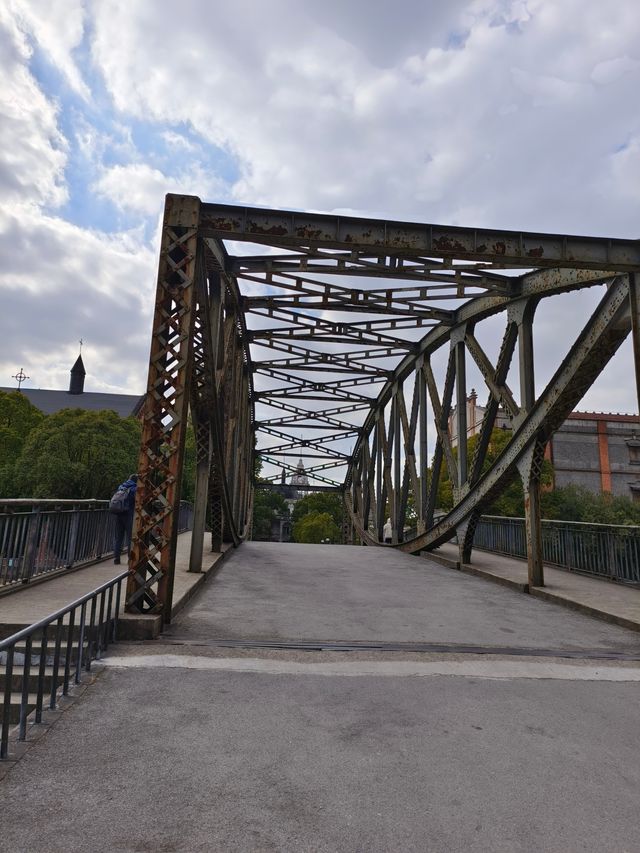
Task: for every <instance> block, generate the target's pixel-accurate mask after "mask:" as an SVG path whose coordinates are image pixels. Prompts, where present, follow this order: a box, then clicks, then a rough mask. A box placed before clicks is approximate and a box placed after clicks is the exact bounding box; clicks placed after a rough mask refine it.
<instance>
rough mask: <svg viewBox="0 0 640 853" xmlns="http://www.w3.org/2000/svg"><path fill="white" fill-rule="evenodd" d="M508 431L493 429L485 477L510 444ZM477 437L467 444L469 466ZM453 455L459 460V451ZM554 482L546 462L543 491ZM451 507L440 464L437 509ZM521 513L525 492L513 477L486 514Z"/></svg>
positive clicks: (450, 491) (450, 490)
mask: <svg viewBox="0 0 640 853" xmlns="http://www.w3.org/2000/svg"><path fill="white" fill-rule="evenodd" d="M511 435H512V434H511V431H510V430H504V429H494V430H492V432H491V439H490V441H489V447H488V449H487V455H486V457H485V460H484V464H483V466H482V473H485V472H486V471H487V470H488V469H489V468H490V466H491V465H492V464H493V463H494V461H495V460H496V459H497V458H498V456H500V454H501V453H502V451H503V450H504V449H505V447H506V445H507V444H508V443H509V441H510V440H511ZM478 439H479V436H477V435H473V436H471V438H470V439H469V442H468V450H467V456H468V459H469V465H471V462H472V460H473V454H474V452H475V449H476V446H477V444H478ZM453 455H454V457H455V458H456V461H457V459H458V448H457V447H454V449H453ZM552 479H553V468H552V466H551V463H550V462H549V461H548V460H545V461H544V463H543V467H542V485H543V487H545V486H547V487H548V486H549V485H551V482H552ZM452 506H453V488H452V484H451V480H450V479H449V472H448V470H447V468H446V465H445V464H444V463H443V465H442V469H441V472H440V481H439V483H438V508H439V509H444V510H449V509H451V507H452ZM523 513H524V491H523V488H522V481H521V479H520V477H519V476H517V475H515V476H514V477H513V478H512V480H511V482H510V483H508V485H507V486H506V488H505V489H504V491H503V492H502V494H501V495H500V496H499V497H498V498H496V500H495V501H494V502H493V504H492V505H491V506H490V507H489V508H488V509H487V510H486V514H487V515H506V516H511V517H514V516H515V517H520V516H522V515H523Z"/></svg>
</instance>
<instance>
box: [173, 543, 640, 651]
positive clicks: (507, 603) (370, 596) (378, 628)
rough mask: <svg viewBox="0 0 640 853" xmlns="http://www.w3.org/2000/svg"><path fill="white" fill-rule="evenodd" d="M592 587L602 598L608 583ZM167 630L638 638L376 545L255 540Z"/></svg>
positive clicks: (477, 638) (407, 637)
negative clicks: (305, 543) (364, 546)
mask: <svg viewBox="0 0 640 853" xmlns="http://www.w3.org/2000/svg"><path fill="white" fill-rule="evenodd" d="M596 583H598V588H601V589H602V595H603V596H605V597H606V594H607V592H608V591H609V588H610V587H612V586H613V585H612V584H608V583H605V582H596ZM611 592H612V593H613V592H615V593H616V594H618V592H619V591H618V590H617V589H616V588H615V587H614V588H613V589H612V590H611ZM631 592H632V594H635V591H631ZM493 617H495V618H493ZM169 634H170V635H176V636H178V635H179V636H181V637H185V638H190V639H191V638H198V637H201V638H216V637H226V638H236V639H238V638H246V637H249V638H259V639H262V640H269V639H273V640H283V639H284V640H297V639H301V638H304V639H308V640H328V641H356V642H358V641H360V642H369V641H386V642H403V643H411V642H421V643H452V644H464V643H470V644H477V645H484V644H486V645H493V646H503V645H519V646H525V647H527V648H531V647H551V648H587V647H589V648H594V647H596V646H602V647H603V648H605V647H606V648H614V647H617V646H619V645H622V646H624V647H625V648H627V647H628V648H633V649H635V650H640V635H635V636H634V634H633V633H630V632H629V631H626V630H624V629H620V628H617V627H614V626H611V625H606V624H604V623H602V622H599V621H596V620H593V619H590V618H587V617H585V616H583V615H581V614H579V613H570V612H566V611H564V610H563V609H560V608H558V607H552V606H548V605H547V604H544V603H543V602H541V601H538V600H532V599H531V598H529V597H528V596H520V595H517V594H515V593H514V592H513V591H511V590H509V589H506V588H501V587H497V588H496V586H494V585H493V584H488V583H486V582H485V581H484V580H482V579H479V578H474V577H472V576H469V575H463V574H457V573H453V572H452V571H451V570H450V569H447V568H444V567H442V566H439V565H437V564H436V563H434V562H432V561H429V560H428V559H422V558H418V557H411V556H408V555H406V554H402V553H399V552H395V551H388V550H385V551H382V550H381V549H376V548H354V547H351V546H338V545H293V544H288V545H280V544H271V543H263V542H250V543H245V544H244V545H242V547H241V548H240V549H239V550H238V551H236V552H235V553H234V554H232V555H231V556H230V557H229V560H228V564H227V566H226V567H225V568H224V569H223V571H222V572H221V574H220V575H219V576H218V577H217V578H216V579H215V581H214V583H212V584H209V585H208V586H207V587H206V588H205V590H204V592H203V593H202V595H200V596H199V597H198V599H197V601H196V602H195V603H194V604H193V605H192V606H191V608H190V609H189V616H188V619H186V620H183V621H182V622H181V621H180V620H179V619H178V622H177V623H176V624H175V625H174V627H173V628H172V630H171V631H170V632H169Z"/></svg>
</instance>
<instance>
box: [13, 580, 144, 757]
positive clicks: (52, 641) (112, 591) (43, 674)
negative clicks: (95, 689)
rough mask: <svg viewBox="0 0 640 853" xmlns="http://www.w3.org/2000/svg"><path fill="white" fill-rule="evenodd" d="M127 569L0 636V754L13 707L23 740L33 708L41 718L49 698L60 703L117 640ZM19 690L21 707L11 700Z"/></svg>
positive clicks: (51, 705) (52, 704)
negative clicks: (0, 693) (0, 680)
mask: <svg viewBox="0 0 640 853" xmlns="http://www.w3.org/2000/svg"><path fill="white" fill-rule="evenodd" d="M127 575H128V572H126V571H124V572H121V573H120V574H119V575H117V576H116V577H114V578H112V580H110V581H107V582H106V583H103V584H101V586H99V587H97V589H94V590H93V591H92V592H88V593H86V594H85V595H83V596H82V597H81V598H78V599H76V600H75V601H72V602H71V603H70V604H67V605H66V606H65V607H63V608H61V609H60V610H56V612H55V613H51V614H50V615H49V616H46V617H45V618H44V619H41V620H40V621H39V622H36V623H34V624H33V625H29V626H28V627H26V628H23V629H21V630H20V631H17V632H16V633H15V634H12V635H11V636H10V637H7V638H6V639H4V640H0V676H2V675H3V677H4V689H3V703H2V715H1V717H0V759H4V758H7V757H8V755H9V732H10V730H11V729H12V728H13V727H14V726H15V724H16V720H15V719H14V718H13V713H12V711H16V710H17V716H18V719H17V723H18V740H20V741H24V740H26V737H27V722H28V716H29V714H30V713H31V712H32V711H34V712H35V714H34V719H33V722H34V723H36V724H37V723H41V722H42V710H43V707H44V705H45V703H46V704H47V707H48V708H50V709H55V708H56V706H57V703H58V701H59V698H60V697H59V695H58V694H59V693H60V695H62V696H66V695H67V694H68V692H69V686H70V684H71V680H72V678H73V681H74V683H75V684H80V682H81V680H82V673H83V672H90V671H91V662H92V661H93V660H96V659H99V658H100V657H101V656H102V654H103V652H105V651H106V649H107V647H108V646H109V643H112V642H115V640H116V636H117V627H118V613H119V612H120V601H121V598H122V583H123V581H124V580H125V579H126V577H127ZM78 611H79V618H78ZM87 611H88V614H89V615H88V617H87ZM52 626H53V629H52ZM20 658H21V659H22V660H20ZM16 667H21V672H17V671H16V672H14V670H15V669H16ZM72 670H73V672H72ZM33 672H35V683H34V684H33V685H32V681H33V675H32V673H33ZM14 684H15V685H16V686H15V688H14ZM60 688H61V690H60ZM18 692H19V694H20V704H19V709H18V708H17V705H16V704H12V701H11V700H12V698H13V696H14V694H17V693H18ZM45 694H46V695H45Z"/></svg>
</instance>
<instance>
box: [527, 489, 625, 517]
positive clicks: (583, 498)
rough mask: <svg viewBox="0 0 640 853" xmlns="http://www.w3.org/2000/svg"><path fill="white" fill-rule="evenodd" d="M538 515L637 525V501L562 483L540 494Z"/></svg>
mask: <svg viewBox="0 0 640 853" xmlns="http://www.w3.org/2000/svg"><path fill="white" fill-rule="evenodd" d="M542 515H543V517H544V518H555V519H560V520H562V521H585V522H588V523H590V524H640V504H637V503H634V502H633V501H632V500H630V499H629V498H627V497H624V496H623V495H612V494H610V493H609V492H604V493H603V494H595V493H594V492H590V491H589V490H588V489H585V488H583V487H581V486H564V487H562V488H560V489H554V490H553V491H549V492H544V493H543V495H542Z"/></svg>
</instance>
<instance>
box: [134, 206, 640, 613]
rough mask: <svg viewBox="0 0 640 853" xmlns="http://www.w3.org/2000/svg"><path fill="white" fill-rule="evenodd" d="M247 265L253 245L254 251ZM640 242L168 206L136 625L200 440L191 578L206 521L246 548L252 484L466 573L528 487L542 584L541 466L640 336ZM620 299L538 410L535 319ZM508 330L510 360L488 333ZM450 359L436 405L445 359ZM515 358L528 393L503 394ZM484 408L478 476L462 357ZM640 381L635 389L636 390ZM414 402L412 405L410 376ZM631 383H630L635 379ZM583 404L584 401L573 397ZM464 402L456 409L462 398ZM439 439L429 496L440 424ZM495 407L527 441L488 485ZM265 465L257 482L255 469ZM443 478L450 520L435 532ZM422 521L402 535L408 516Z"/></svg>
mask: <svg viewBox="0 0 640 853" xmlns="http://www.w3.org/2000/svg"><path fill="white" fill-rule="evenodd" d="M243 246H244V247H246V248H243ZM638 268H640V243H639V242H638V241H633V240H614V239H608V238H599V237H598V238H594V237H574V236H569V235H550V234H532V233H526V232H518V231H504V230H502V231H498V230H488V229H482V230H480V229H470V228H455V227H448V226H440V225H432V224H420V223H407V222H393V221H383V220H372V219H362V218H356V217H343V216H331V215H321V214H310V213H303V212H293V211H277V210H263V209H258V208H247V207H236V206H231V205H220V204H207V203H203V202H201V201H200V200H199V199H197V198H195V197H192V196H176V195H169V196H167V199H166V205H165V215H164V222H163V230H162V243H161V249H160V263H159V272H158V283H157V288H156V303H155V311H154V319H153V331H152V343H151V354H150V359H149V378H148V384H147V396H146V403H145V407H144V412H143V437H142V447H141V456H140V467H139V474H140V482H139V489H138V497H137V504H136V521H135V532H134V542H133V547H132V555H131V560H130V576H129V584H128V590H127V609H128V610H133V611H138V612H140V611H142V612H145V611H148V612H161V613H162V614H163V616H164V618H165V620H167V621H168V620H169V619H170V617H171V598H172V584H173V570H174V564H175V554H176V543H177V532H178V513H177V507H178V505H179V496H180V495H179V493H180V483H181V478H182V469H183V460H184V444H185V438H186V435H187V431H188V429H190V428H191V427H190V424H191V425H192V427H193V429H194V434H195V443H196V457H197V474H196V500H195V508H194V531H193V536H192V550H191V559H190V566H191V570H193V571H199V570H200V566H201V563H202V552H203V541H204V532H205V519H206V518H207V516H208V517H209V520H210V524H211V547H212V549H213V550H215V551H220V550H221V549H222V548H223V547H225V544H226V545H238V544H239V543H240V542H241V541H242V540H243V539H244V538H246V537H247V536H249V535H250V526H251V514H252V513H251V509H252V500H253V490H254V488H255V486H259V487H261V488H265V487H268V486H269V483H270V482H273V481H274V480H277V479H279V478H280V477H283V476H285V475H286V473H287V472H294V471H295V470H296V459H300V460H303V461H304V462H305V465H306V472H307V474H308V475H309V478H310V480H311V484H312V485H311V486H310V488H312V489H333V490H335V491H338V492H341V493H342V494H343V495H344V497H345V501H346V503H347V506H348V509H349V514H350V518H351V520H352V523H353V530H354V533H357V535H358V536H359V538H360V539H361V540H362V541H364V542H367V543H369V544H381V543H382V539H383V526H384V524H383V522H384V515H385V508H386V507H387V506H389V507H390V508H391V509H392V512H391V514H392V516H393V525H392V527H393V532H392V544H393V546H394V547H397V548H400V549H401V550H406V551H417V550H420V549H423V548H431V547H434V546H435V545H437V544H438V543H439V542H442V541H444V540H445V539H447V538H450V537H451V536H452V534H453V533H454V532H457V533H458V535H459V539H460V541H461V547H462V550H463V553H466V554H467V555H468V553H469V551H470V548H471V543H472V540H473V530H474V527H475V522H476V521H477V518H478V516H479V513H480V512H481V511H482V508H483V507H484V506H486V504H487V501H488V500H490V498H491V496H492V495H494V494H495V493H496V492H497V491H499V489H500V488H502V486H503V484H504V483H505V481H506V480H507V479H508V478H509V477H512V476H514V473H515V472H516V471H517V472H518V473H519V474H520V476H521V477H522V478H523V481H524V483H525V488H526V494H527V498H528V512H527V517H528V533H529V540H530V541H529V546H530V547H529V553H530V559H531V572H532V575H531V576H532V582H536V581H537V582H541V565H539V547H538V544H539V543H538V542H537V537H539V523H538V521H537V519H538V515H539V507H538V483H537V472H538V471H539V464H540V458H541V448H542V447H543V445H544V442H545V440H546V439H547V438H548V436H549V435H550V433H551V432H552V431H553V429H554V428H555V427H556V426H557V425H558V423H559V422H560V421H561V420H562V419H563V418H564V417H565V416H566V414H567V413H568V411H570V409H571V408H572V407H573V405H574V404H575V402H576V401H577V399H579V396H581V394H582V393H583V392H584V390H586V388H587V387H588V385H589V384H590V383H591V382H592V381H593V379H594V378H595V376H596V375H597V373H598V372H599V371H600V370H601V369H602V366H604V364H605V363H606V361H607V360H608V359H609V358H610V357H611V355H612V353H613V352H614V351H615V349H616V348H617V347H618V346H619V344H620V342H621V341H622V340H623V338H624V337H625V336H626V335H627V334H628V333H629V330H630V329H631V330H632V331H633V336H634V353H637V352H638V351H639V350H640V338H639V337H638V322H637V318H638V309H637V305H638V299H637V277H636V275H635V271H636V270H637V269H638ZM603 282H608V285H607V292H606V294H605V296H604V299H603V301H602V302H601V305H600V307H599V308H598V309H597V310H596V312H595V314H594V316H593V317H592V319H591V321H590V323H589V324H588V327H587V329H586V330H585V332H584V333H583V334H582V335H581V336H580V337H579V339H578V341H577V342H576V344H575V346H574V348H573V349H572V351H571V353H570V354H569V356H567V359H565V361H564V362H563V364H562V366H561V368H560V369H559V371H558V373H557V374H556V376H555V377H554V379H553V380H552V381H551V382H550V383H549V385H548V387H547V389H546V390H545V392H544V393H543V394H542V395H540V396H539V397H538V398H537V399H536V396H535V388H534V384H533V343H532V329H533V321H534V314H535V307H536V305H537V304H538V302H539V301H540V300H542V299H545V298H546V297H548V296H550V295H552V294H555V293H560V292H567V291H571V290H578V289H581V288H583V287H588V286H592V285H595V284H602V283H603ZM501 312H502V313H505V314H506V316H507V323H506V329H505V335H504V338H503V342H502V348H501V351H500V354H499V356H498V358H497V360H496V361H495V364H494V363H493V362H492V361H491V359H490V358H489V357H488V356H487V354H486V353H485V352H484V350H483V349H482V346H481V344H480V342H479V341H478V339H477V337H476V335H475V334H474V331H475V329H476V328H477V327H479V326H480V325H481V323H482V322H483V321H484V320H485V319H487V318H490V317H492V316H495V315H497V314H500V313H501ZM445 345H448V346H449V348H450V351H449V360H448V367H447V371H446V375H445V378H444V382H443V385H442V388H439V387H438V383H437V381H436V376H435V373H434V371H433V369H432V367H431V363H430V359H431V355H432V354H433V353H434V352H436V351H437V350H438V349H439V348H441V347H443V346H445ZM516 347H517V351H518V360H519V365H520V389H519V391H520V393H519V395H516V394H514V393H512V392H511V390H510V389H509V387H508V384H507V378H508V369H509V365H510V364H511V361H512V358H513V357H514V354H515V351H516ZM468 355H469V356H471V358H472V359H473V361H474V362H475V363H476V364H477V366H478V368H479V370H480V373H481V374H482V376H483V377H484V381H485V383H486V385H487V391H488V394H489V402H488V404H487V415H486V418H485V421H486V423H485V424H484V425H483V430H482V433H481V436H480V438H479V440H478V442H477V445H478V450H477V452H476V455H475V456H474V458H473V459H467V458H466V457H467V446H466V441H461V442H459V446H458V448H457V450H456V451H455V452H454V449H453V447H452V443H451V439H450V437H449V434H448V420H449V415H450V412H451V411H452V410H453V408H454V403H455V410H456V412H457V415H456V427H457V434H458V435H461V436H466V434H467V431H466V424H465V414H464V413H465V410H466V381H465V371H466V360H467V356H468ZM637 373H638V371H636V374H637ZM411 378H412V379H413V384H412V389H413V390H411V391H408V392H407V393H405V391H404V388H405V387H408V385H409V380H410V379H411ZM636 381H637V380H636ZM579 389H582V390H581V392H580V394H578V390H579ZM454 391H455V399H454ZM428 399H429V400H430V401H431V403H430V406H431V409H432V412H433V413H434V414H435V422H436V423H435V428H436V432H437V436H438V438H437V442H436V446H435V452H434V458H433V473H432V478H431V484H430V485H428V484H427V467H428V462H429V460H428V459H427V455H428V454H427V452H426V451H427V447H426V435H427V409H428V406H429V404H428V402H427V400H428ZM499 407H501V408H503V409H504V410H506V411H507V412H508V413H510V414H511V416H512V420H513V427H514V428H513V433H512V437H511V440H510V442H509V443H508V446H507V448H506V449H505V451H504V453H503V454H502V456H501V457H500V459H498V460H496V462H495V463H494V465H493V466H492V467H491V469H490V470H489V471H484V470H483V463H484V457H485V454H486V445H487V442H488V437H489V435H490V426H491V422H492V419H495V417H496V413H497V411H498V408H499ZM256 450H257V452H258V453H259V454H260V456H261V459H262V461H263V464H264V466H265V471H264V477H263V478H262V479H261V481H260V482H257V483H256V482H254V476H253V472H254V453H255V452H256ZM443 461H444V463H445V464H447V466H448V468H449V471H450V475H452V481H454V482H455V486H456V488H455V502H454V508H453V510H452V511H451V512H450V513H449V514H448V515H447V516H446V518H444V519H442V520H441V521H439V522H438V523H437V524H434V518H433V515H434V508H435V485H436V484H437V479H438V476H437V474H438V472H439V470H440V468H441V466H442V464H443ZM410 497H411V500H412V501H413V504H414V507H415V508H417V524H416V528H417V529H416V530H415V531H414V533H413V534H411V535H407V536H405V527H406V526H407V525H406V522H407V519H408V515H407V507H408V505H409V503H410V500H409V498H410Z"/></svg>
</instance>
